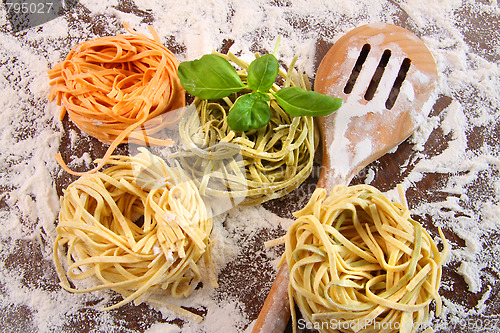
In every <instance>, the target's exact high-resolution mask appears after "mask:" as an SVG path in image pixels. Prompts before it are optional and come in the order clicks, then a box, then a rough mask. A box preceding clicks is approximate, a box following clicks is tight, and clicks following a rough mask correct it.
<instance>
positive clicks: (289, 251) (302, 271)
mask: <svg viewBox="0 0 500 333" xmlns="http://www.w3.org/2000/svg"><path fill="white" fill-rule="evenodd" d="M400 195H401V196H402V191H401V190H400ZM402 198H403V199H404V196H402ZM403 202H404V204H401V203H397V202H392V201H390V200H389V199H388V198H387V197H385V196H384V195H383V194H382V193H381V192H380V191H378V190H377V189H376V188H374V187H372V186H369V185H357V186H351V187H346V186H337V187H335V188H334V189H333V190H332V192H331V193H330V195H329V196H327V193H326V190H324V189H320V188H318V189H317V190H316V191H315V192H314V193H313V195H312V197H311V199H310V201H309V203H308V204H307V205H306V206H305V207H304V208H303V209H302V210H300V211H298V212H296V213H295V214H294V215H295V216H296V217H297V220H296V221H295V222H294V223H293V225H292V226H291V227H290V229H289V230H288V232H287V234H286V236H285V249H286V250H285V256H286V260H287V263H288V266H289V269H290V280H289V298H290V301H291V305H292V307H291V308H292V309H294V307H293V303H294V301H295V303H296V304H297V305H298V307H299V309H300V311H301V313H302V314H303V316H304V317H305V318H306V319H307V320H308V321H309V322H310V323H311V325H312V326H313V327H315V328H317V329H319V331H321V332H339V331H342V332H381V331H384V332H397V331H400V332H414V331H416V330H417V329H418V327H419V326H420V324H422V323H423V322H425V321H426V320H427V318H428V314H429V305H430V303H431V301H432V300H434V301H435V306H436V314H439V313H440V312H441V308H442V302H441V298H440V296H439V294H438V290H439V285H440V280H441V265H442V263H443V260H444V259H445V257H446V253H447V251H448V247H447V243H446V241H445V239H444V236H443V233H442V232H441V230H440V229H439V233H440V236H441V238H442V239H443V242H444V249H443V252H442V253H440V252H439V251H438V248H437V246H436V244H435V243H434V241H433V239H432V238H431V237H430V235H429V234H428V233H427V231H426V230H425V229H424V228H423V227H422V226H421V225H420V224H419V223H418V222H416V221H414V220H413V219H412V218H411V217H410V211H409V210H408V208H407V207H406V203H405V202H406V201H403ZM292 316H293V317H295V313H294V312H292ZM294 322H295V320H294Z"/></svg>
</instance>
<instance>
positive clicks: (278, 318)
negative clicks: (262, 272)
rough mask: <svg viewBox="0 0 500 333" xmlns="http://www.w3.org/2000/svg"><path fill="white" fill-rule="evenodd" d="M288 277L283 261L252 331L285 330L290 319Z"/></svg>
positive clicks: (261, 332) (263, 332)
mask: <svg viewBox="0 0 500 333" xmlns="http://www.w3.org/2000/svg"><path fill="white" fill-rule="evenodd" d="M288 277H289V274H288V265H287V264H286V262H284V263H283V265H281V267H280V269H279V271H278V275H277V276H276V279H275V280H274V283H273V286H272V287H271V290H270V291H269V294H268V295H267V298H266V301H265V302H264V305H263V307H262V310H261V311H260V314H259V317H258V318H257V321H256V322H255V325H254V327H253V330H252V333H276V332H283V331H284V330H285V328H286V325H287V324H288V320H289V319H290V301H289V300H288Z"/></svg>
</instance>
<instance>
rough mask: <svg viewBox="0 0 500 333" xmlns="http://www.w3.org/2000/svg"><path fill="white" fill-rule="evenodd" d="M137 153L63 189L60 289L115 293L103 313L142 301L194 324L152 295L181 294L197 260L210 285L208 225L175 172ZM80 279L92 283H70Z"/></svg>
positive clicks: (193, 193) (197, 273) (197, 276)
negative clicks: (119, 297)
mask: <svg viewBox="0 0 500 333" xmlns="http://www.w3.org/2000/svg"><path fill="white" fill-rule="evenodd" d="M141 150H142V152H141V153H140V154H139V155H137V156H135V157H126V156H112V157H111V158H109V159H108V162H107V164H109V165H110V167H109V168H107V169H106V170H104V171H103V172H95V173H92V174H87V175H84V176H82V177H80V179H78V180H76V181H75V182H73V183H72V184H70V185H69V186H68V188H67V189H66V190H65V191H64V196H63V197H62V198H61V211H60V213H59V223H58V226H57V228H56V231H57V238H56V240H55V242H54V260H55V265H56V269H57V273H58V275H59V278H60V281H61V282H60V284H61V286H62V287H63V288H64V289H66V290H68V291H70V292H74V293H87V292H92V291H96V290H102V289H111V290H114V291H116V292H117V293H119V294H121V295H122V296H123V300H122V301H120V302H119V303H117V304H114V305H112V306H109V307H107V308H106V309H114V308H117V307H119V306H121V305H124V304H126V303H129V302H132V301H134V303H135V304H139V303H141V302H142V301H144V300H148V301H150V302H160V303H162V304H164V305H166V306H167V307H168V308H169V309H171V310H172V311H175V312H176V313H177V314H180V315H182V316H188V317H190V318H192V319H194V320H201V318H200V317H199V316H197V315H194V314H192V313H189V312H187V311H186V310H183V309H182V308H179V307H176V306H174V305H170V304H165V303H163V302H162V301H160V300H159V298H158V297H156V296H157V295H164V294H167V295H168V294H170V295H172V296H174V297H186V296H189V295H190V294H191V292H192V291H193V290H194V288H195V287H196V285H197V284H198V282H199V281H200V280H201V279H202V276H201V274H202V273H201V272H202V271H201V270H200V268H199V264H198V262H199V260H200V259H203V260H204V263H205V264H206V265H208V271H209V272H210V273H209V278H210V281H211V282H212V284H213V285H214V286H216V285H217V282H216V279H215V274H214V273H213V266H212V261H211V252H210V247H211V245H210V239H209V235H210V232H211V230H212V220H211V219H210V218H209V213H208V211H207V208H206V207H205V205H204V203H203V200H202V198H201V196H200V195H199V193H198V190H197V188H196V187H195V186H194V184H193V182H192V181H190V180H188V178H187V177H186V176H185V174H184V173H183V172H182V170H180V169H178V168H170V167H168V166H167V165H166V164H165V162H164V161H163V160H161V159H160V158H158V157H156V156H154V155H151V154H149V153H147V152H146V151H145V150H143V149H142V148H141ZM82 280H85V281H89V282H90V283H93V284H94V286H93V287H88V288H78V287H74V286H72V285H71V284H70V281H72V282H73V283H78V282H79V281H82ZM87 285H88V284H87Z"/></svg>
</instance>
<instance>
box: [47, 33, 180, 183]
mask: <svg viewBox="0 0 500 333" xmlns="http://www.w3.org/2000/svg"><path fill="white" fill-rule="evenodd" d="M124 26H125V28H126V29H127V31H128V32H129V33H130V34H129V35H122V34H120V35H116V36H106V37H99V38H96V39H92V40H88V41H85V42H83V43H80V44H78V45H77V46H75V47H74V48H73V49H72V50H71V51H70V53H69V54H68V55H67V57H66V59H65V60H64V61H62V62H60V63H58V64H56V65H55V66H54V67H53V68H52V69H51V70H49V71H48V74H49V79H50V80H51V81H50V85H51V86H52V89H51V92H50V95H49V100H50V101H52V100H54V99H56V101H57V105H61V106H62V108H61V114H60V118H61V119H62V118H63V117H64V115H65V114H66V112H67V113H68V115H69V117H70V119H71V121H73V122H74V123H75V124H76V125H77V126H78V128H80V129H81V130H82V131H84V132H85V133H87V134H89V135H91V136H93V137H95V138H97V139H98V140H100V141H101V142H103V143H105V144H109V145H110V146H109V148H108V150H107V152H106V153H105V155H104V157H103V158H102V160H101V162H100V163H99V165H98V166H96V167H95V168H94V169H92V170H90V171H88V172H75V171H72V170H70V169H69V168H68V167H67V165H66V163H65V162H64V161H63V159H62V157H61V155H60V154H58V155H57V156H56V159H57V161H58V162H59V163H60V164H61V166H62V167H63V168H64V169H65V170H66V171H67V172H69V173H71V174H73V175H82V174H85V173H89V172H95V171H97V170H99V169H101V168H102V166H103V165H104V164H105V163H106V161H107V159H108V158H109V157H110V156H111V154H112V153H113V151H114V150H115V148H116V147H117V146H118V145H119V144H121V143H126V142H130V143H137V144H148V145H149V144H151V145H172V144H173V141H172V140H170V139H165V140H160V139H157V138H154V137H153V136H152V135H153V134H155V133H157V132H159V131H161V130H162V129H164V128H165V127H166V126H168V125H170V124H172V123H175V122H176V121H177V120H178V119H179V116H180V115H179V112H168V111H173V110H178V109H181V108H183V107H184V105H185V91H184V89H183V88H182V86H181V85H180V82H179V78H178V76H177V67H178V65H179V63H178V61H177V59H176V58H175V56H174V54H173V53H172V52H170V51H169V50H168V49H167V48H166V47H165V46H163V45H162V44H161V41H160V39H159V37H158V35H157V34H156V32H155V31H154V30H153V28H152V27H150V31H151V33H152V35H153V37H154V39H150V38H148V37H147V36H145V35H143V34H140V33H137V32H136V31H134V30H132V29H131V28H130V26H129V25H128V24H124Z"/></svg>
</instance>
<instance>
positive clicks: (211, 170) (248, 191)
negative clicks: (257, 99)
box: [170, 53, 319, 205]
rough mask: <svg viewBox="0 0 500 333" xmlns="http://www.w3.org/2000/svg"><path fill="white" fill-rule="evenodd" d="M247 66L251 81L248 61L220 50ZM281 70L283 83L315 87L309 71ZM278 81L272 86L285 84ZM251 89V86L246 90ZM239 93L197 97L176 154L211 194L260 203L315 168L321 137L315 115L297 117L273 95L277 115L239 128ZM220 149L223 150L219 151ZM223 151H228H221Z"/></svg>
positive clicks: (279, 194)
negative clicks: (235, 117)
mask: <svg viewBox="0 0 500 333" xmlns="http://www.w3.org/2000/svg"><path fill="white" fill-rule="evenodd" d="M219 55H220V56H222V57H224V58H226V59H227V60H229V61H230V62H233V63H235V64H236V65H237V66H239V67H240V68H241V70H240V71H238V74H239V76H240V78H241V79H242V81H243V82H246V77H247V69H248V66H249V65H248V63H246V62H244V61H242V60H241V59H239V58H237V57H236V56H235V55H234V54H231V53H229V54H228V55H224V54H219ZM295 61H296V59H294V61H293V62H292V64H291V65H290V67H289V70H288V72H287V73H285V72H283V71H281V70H280V72H279V76H280V77H281V78H282V79H283V81H284V83H283V86H284V87H287V86H300V87H302V88H304V89H308V90H310V85H309V82H308V79H307V77H306V76H305V75H298V74H297V73H296V72H294V63H295ZM279 89H280V87H279V86H278V85H277V84H274V86H273V87H272V88H271V90H272V91H277V90H279ZM242 93H245V91H242ZM238 96H239V95H238V94H233V95H230V96H228V97H226V98H223V99H219V100H204V99H200V98H196V99H195V101H194V103H193V104H194V105H195V106H196V110H194V112H186V113H185V114H184V117H183V118H182V119H181V121H180V123H179V132H180V136H181V139H182V142H183V143H184V146H185V148H187V150H185V151H180V152H178V153H175V154H172V155H171V156H170V157H171V158H177V159H178V161H179V162H180V164H181V165H182V167H183V168H184V169H185V170H186V171H187V172H188V173H189V174H190V175H191V177H192V178H193V179H194V180H195V181H196V182H197V184H198V186H199V188H200V193H201V194H202V195H206V196H207V197H209V198H212V199H213V198H215V199H217V198H219V199H220V198H231V199H233V200H234V201H235V202H236V203H240V204H242V205H255V204H259V203H262V202H264V201H268V200H271V199H275V198H279V197H282V196H283V195H285V194H287V193H289V192H291V191H293V190H294V189H296V188H297V187H298V186H299V185H300V184H302V183H303V182H304V181H305V180H306V179H307V177H309V175H310V174H311V171H312V167H313V162H314V154H315V150H316V147H317V145H318V142H319V134H318V129H317V127H316V126H315V123H314V120H313V117H309V116H304V117H294V116H291V115H289V114H288V113H286V112H285V111H284V110H283V109H282V108H281V107H280V106H279V105H278V103H277V102H276V100H275V99H272V100H271V102H270V108H271V120H270V121H269V123H268V124H267V125H266V126H264V127H262V128H260V129H258V130H250V131H246V132H239V131H233V130H231V129H230V128H229V125H228V123H227V115H228V112H229V109H230V108H231V106H232V105H233V103H234V102H235V100H236V99H237V97H238ZM218 150H219V152H218ZM220 151H223V152H220Z"/></svg>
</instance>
